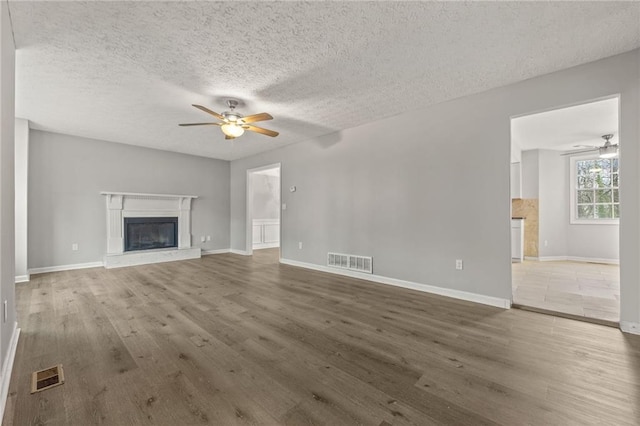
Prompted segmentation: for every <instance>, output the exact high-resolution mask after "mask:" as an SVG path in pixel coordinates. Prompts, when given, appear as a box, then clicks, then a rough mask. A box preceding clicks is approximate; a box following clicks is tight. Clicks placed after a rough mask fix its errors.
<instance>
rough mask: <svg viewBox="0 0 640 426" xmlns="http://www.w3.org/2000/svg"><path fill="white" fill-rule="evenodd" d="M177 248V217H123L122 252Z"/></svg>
mask: <svg viewBox="0 0 640 426" xmlns="http://www.w3.org/2000/svg"><path fill="white" fill-rule="evenodd" d="M169 247H178V218H177V217H125V218H124V251H125V252H126V251H136V250H152V249H160V248H169Z"/></svg>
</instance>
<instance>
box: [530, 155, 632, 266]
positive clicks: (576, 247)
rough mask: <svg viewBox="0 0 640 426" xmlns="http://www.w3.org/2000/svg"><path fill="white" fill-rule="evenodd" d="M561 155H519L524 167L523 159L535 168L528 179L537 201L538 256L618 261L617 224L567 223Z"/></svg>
mask: <svg viewBox="0 0 640 426" xmlns="http://www.w3.org/2000/svg"><path fill="white" fill-rule="evenodd" d="M560 154H561V153H560V152H558V151H550V150H531V151H523V152H522V158H523V166H524V163H525V159H527V161H529V160H531V161H530V162H531V163H535V165H536V166H538V169H537V173H530V178H532V179H533V178H534V177H537V179H536V184H535V187H536V190H537V191H538V197H537V198H538V199H539V249H538V256H539V257H540V258H544V257H556V256H560V257H578V258H586V259H594V260H597V259H606V260H617V259H619V256H620V243H619V226H618V225H594V224H586V225H582V224H579V225H576V224H571V223H570V220H571V217H570V213H571V212H570V197H571V191H570V182H569V180H570V175H569V157H568V156H562V155H560ZM534 160H535V161H534ZM523 185H524V181H523ZM623 185H624V183H623ZM529 186H533V185H529ZM523 198H524V197H523ZM526 198H535V197H533V196H532V197H526ZM545 240H546V241H547V245H546V246H545V244H544V242H545Z"/></svg>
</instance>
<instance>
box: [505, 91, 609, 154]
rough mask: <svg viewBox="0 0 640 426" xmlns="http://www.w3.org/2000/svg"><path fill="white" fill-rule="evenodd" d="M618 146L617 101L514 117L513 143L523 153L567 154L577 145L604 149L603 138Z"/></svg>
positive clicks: (512, 125)
mask: <svg viewBox="0 0 640 426" xmlns="http://www.w3.org/2000/svg"><path fill="white" fill-rule="evenodd" d="M609 133H611V134H613V138H612V139H611V143H618V98H612V99H606V100H602V101H598V102H590V103H588V104H582V105H576V106H572V107H568V108H562V109H556V110H553V111H546V112H541V113H538V114H532V115H527V116H524V117H518V118H514V119H513V120H512V121H511V136H512V137H511V142H512V144H513V146H516V147H517V146H519V147H520V148H521V149H522V150H525V151H526V150H529V149H553V150H557V151H567V150H574V149H577V148H576V145H590V146H602V145H603V144H604V140H603V139H602V135H606V134H609Z"/></svg>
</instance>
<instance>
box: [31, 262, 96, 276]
mask: <svg viewBox="0 0 640 426" xmlns="http://www.w3.org/2000/svg"><path fill="white" fill-rule="evenodd" d="M101 266H104V262H88V263H76V264H74V265H60V266H45V267H43V268H31V269H29V274H44V273H45V272H59V271H71V270H73V269H87V268H98V267H101Z"/></svg>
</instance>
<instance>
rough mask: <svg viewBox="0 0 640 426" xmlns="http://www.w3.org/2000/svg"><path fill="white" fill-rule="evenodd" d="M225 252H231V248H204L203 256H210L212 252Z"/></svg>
mask: <svg viewBox="0 0 640 426" xmlns="http://www.w3.org/2000/svg"><path fill="white" fill-rule="evenodd" d="M223 253H231V249H228V248H226V249H215V250H202V255H203V256H208V255H210V254H223Z"/></svg>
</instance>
